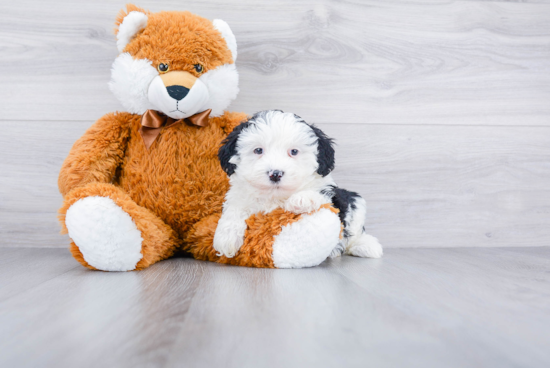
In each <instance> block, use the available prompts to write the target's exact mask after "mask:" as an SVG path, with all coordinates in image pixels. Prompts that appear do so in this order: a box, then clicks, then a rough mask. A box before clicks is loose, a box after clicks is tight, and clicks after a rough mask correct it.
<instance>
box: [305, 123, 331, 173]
mask: <svg viewBox="0 0 550 368" xmlns="http://www.w3.org/2000/svg"><path fill="white" fill-rule="evenodd" d="M310 127H311V130H313V133H315V135H316V136H317V151H318V152H317V163H318V164H319V167H318V168H317V174H319V175H321V176H327V175H328V174H330V172H331V171H332V170H334V140H333V139H332V138H329V137H328V136H327V135H326V134H325V133H323V131H322V130H321V129H319V128H317V127H316V126H314V125H310Z"/></svg>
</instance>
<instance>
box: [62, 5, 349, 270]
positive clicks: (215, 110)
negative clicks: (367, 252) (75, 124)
mask: <svg viewBox="0 0 550 368" xmlns="http://www.w3.org/2000/svg"><path fill="white" fill-rule="evenodd" d="M116 26H117V28H116V30H115V32H116V36H117V47H118V49H119V51H120V55H119V56H118V57H117V59H116V60H115V61H114V63H113V67H112V76H111V81H110V83H109V86H110V89H111V91H112V92H113V93H114V94H115V96H116V97H117V98H118V99H119V100H120V102H121V103H122V105H123V106H124V108H125V109H126V110H127V112H117V113H109V114H106V115H105V116H103V117H102V118H100V119H99V120H98V121H97V122H96V123H95V124H93V125H92V126H91V127H90V128H89V129H88V130H87V131H86V133H85V134H84V136H82V137H81V138H80V139H79V140H78V141H77V142H76V143H75V144H74V146H73V147H72V149H71V151H70V153H69V155H68V157H67V158H66V160H65V162H64V163H63V166H62V168H61V172H60V175H59V190H60V192H61V193H62V195H63V197H64V203H63V206H62V207H61V209H60V211H59V212H60V221H61V223H62V227H63V232H64V233H68V234H69V237H70V238H71V240H72V241H71V246H70V250H71V252H72V254H73V256H74V257H75V258H76V259H77V260H78V261H79V262H80V263H81V264H82V265H84V266H86V267H88V268H91V269H98V270H104V271H128V270H139V269H144V268H146V267H148V266H150V265H152V264H153V263H155V262H158V261H160V260H163V259H166V258H168V257H171V256H173V255H174V254H175V253H176V252H188V253H191V255H192V256H193V257H195V258H196V259H201V260H209V261H215V262H219V263H229V264H235V265H241V266H252V267H271V268H273V267H305V266H314V265H316V264H319V263H321V262H322V261H323V260H324V259H326V258H327V256H328V255H329V254H330V253H331V250H332V249H333V248H334V245H335V244H334V239H326V238H324V237H323V236H321V235H320V234H315V233H312V234H301V235H300V234H298V235H300V236H302V237H304V236H307V237H308V240H309V242H305V243H304V244H296V247H295V251H296V252H297V253H296V254H301V253H300V252H302V253H303V251H304V250H303V249H301V248H300V247H302V248H303V247H305V246H308V247H310V248H312V246H311V244H315V246H314V249H313V248H312V249H310V250H309V251H308V256H307V259H304V261H303V262H301V261H299V262H293V263H283V262H278V260H277V259H274V258H273V244H274V241H273V239H274V238H275V237H276V236H277V234H279V233H280V232H281V229H282V228H283V227H285V226H290V225H292V224H293V223H296V222H299V221H300V220H301V219H302V218H303V217H304V216H308V215H307V214H305V215H296V214H293V213H289V212H285V211H283V210H280V209H277V210H275V211H273V212H271V213H269V214H256V215H253V216H252V217H251V218H249V219H248V221H247V223H248V230H247V232H246V235H245V242H244V245H243V246H242V248H241V249H240V251H239V252H238V253H237V254H236V255H235V256H234V257H233V258H227V257H225V256H218V255H216V251H215V250H214V248H213V245H212V241H213V236H214V232H215V230H216V224H217V222H218V219H219V218H220V216H221V212H222V204H223V200H224V195H225V193H226V192H227V190H228V187H229V184H228V177H227V175H226V173H225V172H224V171H223V170H222V169H221V167H220V163H219V160H218V156H217V153H218V149H219V147H220V144H221V142H222V141H223V139H224V138H225V137H227V135H228V134H229V133H230V132H231V131H232V130H233V128H234V127H235V126H237V125H238V124H239V123H241V122H242V121H244V120H246V119H247V116H246V114H244V113H233V112H227V111H224V110H225V109H226V108H227V106H228V105H229V104H230V102H231V101H232V100H233V99H235V98H236V96H237V93H238V74H237V71H236V68H235V59H236V57H237V44H236V41H235V37H234V35H233V33H232V32H231V29H230V28H229V26H228V25H227V23H225V22H224V21H222V20H218V19H217V20H214V21H209V20H207V19H204V18H201V17H199V16H196V15H194V14H191V13H189V12H178V11H172V12H159V13H150V12H148V11H145V10H143V9H141V8H138V7H136V6H134V5H128V6H127V10H126V11H121V12H120V14H119V15H118V18H117V20H116ZM319 211H328V212H331V213H332V216H333V217H334V219H335V220H334V221H339V220H338V215H337V210H335V209H334V208H332V207H330V208H328V207H324V208H321V209H320V210H319ZM338 231H339V230H338ZM335 236H336V237H337V236H338V234H335ZM306 243H307V244H306ZM293 249H294V248H293ZM293 259H296V257H294V258H293Z"/></svg>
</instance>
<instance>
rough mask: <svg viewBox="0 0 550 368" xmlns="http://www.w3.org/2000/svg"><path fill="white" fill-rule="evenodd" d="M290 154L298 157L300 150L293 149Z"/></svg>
mask: <svg viewBox="0 0 550 368" xmlns="http://www.w3.org/2000/svg"><path fill="white" fill-rule="evenodd" d="M288 154H289V155H290V156H296V155H298V150H297V149H295V148H294V149H291V150H289V151H288Z"/></svg>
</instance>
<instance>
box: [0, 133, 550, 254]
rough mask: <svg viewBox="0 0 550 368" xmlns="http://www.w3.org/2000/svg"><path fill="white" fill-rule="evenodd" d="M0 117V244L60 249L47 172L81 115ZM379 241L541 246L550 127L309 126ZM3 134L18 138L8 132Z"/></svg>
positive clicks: (53, 187) (548, 191)
mask: <svg viewBox="0 0 550 368" xmlns="http://www.w3.org/2000/svg"><path fill="white" fill-rule="evenodd" d="M43 124H44V123H43V122H39V123H34V122H18V123H13V124H11V123H5V122H0V129H1V130H2V131H3V132H4V135H1V136H0V154H1V155H2V157H3V158H4V159H3V160H1V161H0V172H2V173H3V175H2V176H1V177H0V246H4V247H11V246H26V247H66V246H67V239H66V237H62V236H60V235H58V231H59V225H58V224H57V219H56V212H57V209H58V208H59V206H60V204H61V196H60V194H59V192H58V190H57V174H58V172H59V168H60V167H61V163H62V162H63V160H64V158H65V156H66V155H67V152H68V151H69V149H70V147H71V146H72V144H73V142H74V141H75V140H76V139H77V137H78V136H80V135H81V134H82V133H83V132H84V131H85V129H86V128H87V127H88V125H89V124H88V123H81V122H55V123H54V122H49V123H48V127H49V129H47V130H44V129H41V127H42V126H43ZM319 127H320V128H321V129H323V130H324V131H325V132H326V133H327V134H328V135H329V136H331V137H334V138H336V142H337V148H336V151H337V156H336V160H337V161H336V170H335V171H334V177H335V179H336V181H337V182H338V183H339V185H340V186H342V187H344V188H348V189H350V190H354V191H358V192H359V193H360V194H362V195H363V196H364V197H365V199H366V200H367V203H368V206H369V217H368V220H367V224H366V227H367V230H368V231H369V233H372V234H373V235H375V236H377V237H378V238H379V239H380V241H381V242H382V244H383V245H384V246H386V247H471V246H501V247H502V246H548V245H550V243H549V240H550V227H548V226H547V224H548V223H550V211H549V208H550V165H549V162H550V150H549V149H548V147H550V129H549V128H546V127H491V126H481V127H470V126H424V125H421V126H410V125H402V126H397V125H376V124H374V125H368V124H363V125H357V124H319ZM11 137H18V139H12V138H11Z"/></svg>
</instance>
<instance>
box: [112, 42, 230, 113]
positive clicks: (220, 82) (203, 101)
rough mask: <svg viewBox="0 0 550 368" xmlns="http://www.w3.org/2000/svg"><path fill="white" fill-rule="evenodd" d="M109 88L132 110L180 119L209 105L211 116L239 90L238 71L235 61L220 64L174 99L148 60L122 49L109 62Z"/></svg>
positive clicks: (221, 109)
mask: <svg viewBox="0 0 550 368" xmlns="http://www.w3.org/2000/svg"><path fill="white" fill-rule="evenodd" d="M109 88H110V89H111V91H112V92H113V94H114V95H115V96H116V98H117V99H118V100H119V101H120V103H121V104H122V106H124V108H125V109H126V110H127V111H128V112H130V113H132V114H140V115H141V114H143V113H145V111H147V110H149V109H153V110H158V111H161V112H162V113H164V114H166V115H168V116H170V117H172V118H174V119H183V118H186V117H189V116H191V115H193V114H195V113H197V112H201V111H204V110H208V109H212V112H211V113H210V115H211V116H220V115H222V114H223V111H224V110H225V109H226V108H227V107H228V106H229V104H230V103H231V101H233V100H234V99H235V98H236V97H237V94H238V93H239V75H238V73H237V69H236V68H235V64H225V65H221V66H219V67H218V68H216V69H214V70H211V71H209V72H206V73H204V74H203V75H201V77H200V78H199V79H198V80H197V81H196V82H195V84H194V85H193V87H192V88H191V90H190V91H189V93H188V94H187V96H186V97H185V98H184V99H183V100H181V101H177V100H176V99H174V98H172V97H171V96H170V95H169V94H168V92H167V90H166V87H165V86H164V84H163V82H162V80H161V79H160V76H159V73H158V71H157V70H156V69H155V68H154V67H153V66H152V63H151V61H149V60H147V59H134V58H133V57H132V56H131V55H130V54H129V53H123V54H120V55H119V56H118V57H117V58H116V59H115V61H114V63H113V66H112V68H111V81H110V82H109Z"/></svg>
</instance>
